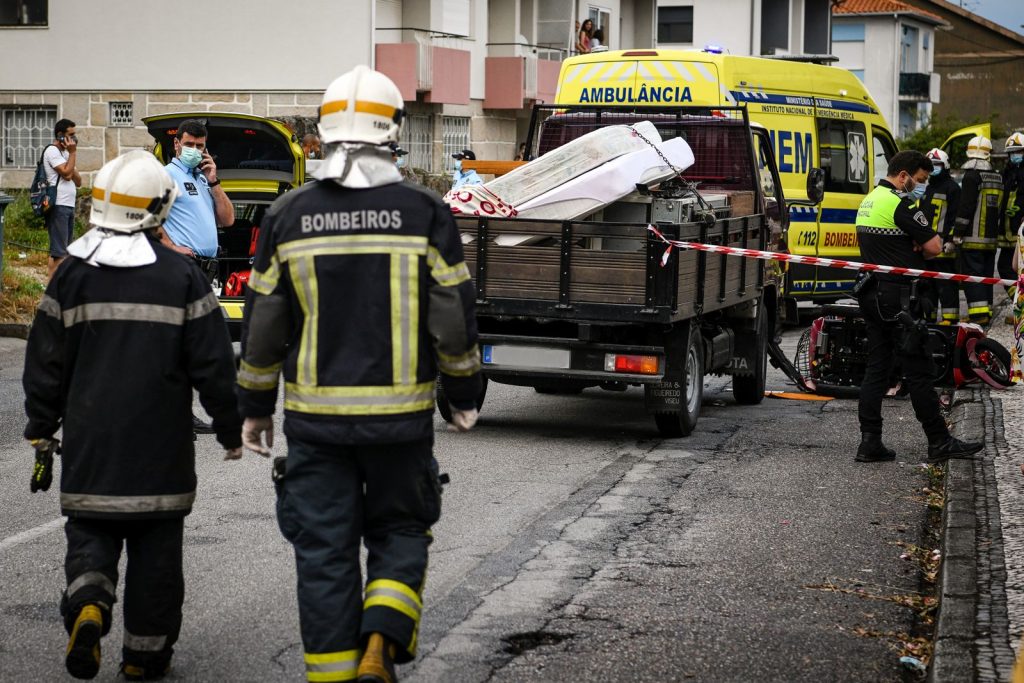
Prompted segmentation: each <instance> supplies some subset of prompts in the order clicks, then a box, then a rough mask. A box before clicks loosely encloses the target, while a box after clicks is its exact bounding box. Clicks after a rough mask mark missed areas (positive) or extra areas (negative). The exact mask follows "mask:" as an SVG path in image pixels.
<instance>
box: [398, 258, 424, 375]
mask: <svg viewBox="0 0 1024 683" xmlns="http://www.w3.org/2000/svg"><path fill="white" fill-rule="evenodd" d="M419 277H420V273H419V259H418V258H417V257H414V256H410V255H408V254H392V255H391V366H392V371H391V372H392V377H393V381H394V383H395V384H413V383H415V382H416V371H417V369H418V368H417V365H418V362H417V361H418V357H419V319H420V283H419Z"/></svg>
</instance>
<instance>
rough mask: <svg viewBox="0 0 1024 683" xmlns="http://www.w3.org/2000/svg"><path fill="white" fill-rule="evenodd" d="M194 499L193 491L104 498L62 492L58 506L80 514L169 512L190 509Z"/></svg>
mask: <svg viewBox="0 0 1024 683" xmlns="http://www.w3.org/2000/svg"><path fill="white" fill-rule="evenodd" d="M195 499H196V492H195V491H190V492H189V493H169V494H164V495H156V496H105V495H96V494H89V493H64V492H62V493H61V494H60V506H61V507H62V508H66V509H68V510H76V511H80V512H117V513H134V512H171V511H182V510H189V509H191V507H192V502H193V501H194V500H195Z"/></svg>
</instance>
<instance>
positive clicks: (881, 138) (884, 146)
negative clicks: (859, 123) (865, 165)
mask: <svg viewBox="0 0 1024 683" xmlns="http://www.w3.org/2000/svg"><path fill="white" fill-rule="evenodd" d="M871 140H872V147H873V155H872V161H873V162H874V163H873V165H874V171H875V172H874V177H875V185H877V184H878V181H879V180H881V179H882V178H884V177H885V174H886V171H887V169H888V168H889V159H892V157H893V155H894V154H896V145H895V144H893V141H892V138H891V137H889V135H888V134H887V133H883V132H882V131H880V130H878V129H877V128H873V129H872V130H871Z"/></svg>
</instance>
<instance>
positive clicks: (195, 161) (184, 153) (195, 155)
mask: <svg viewBox="0 0 1024 683" xmlns="http://www.w3.org/2000/svg"><path fill="white" fill-rule="evenodd" d="M178 159H179V160H180V161H181V163H182V164H183V165H184V166H185V168H187V169H188V170H190V171H191V170H192V169H194V168H195V167H196V166H198V165H199V162H200V161H202V160H203V153H202V152H200V151H199V150H198V149H196V148H195V147H182V148H181V155H180V156H179V157H178Z"/></svg>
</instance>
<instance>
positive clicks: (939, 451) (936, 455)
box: [928, 436, 985, 463]
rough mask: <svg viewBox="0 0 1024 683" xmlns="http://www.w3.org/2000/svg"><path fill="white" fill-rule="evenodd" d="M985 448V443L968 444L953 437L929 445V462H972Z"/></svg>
mask: <svg viewBox="0 0 1024 683" xmlns="http://www.w3.org/2000/svg"><path fill="white" fill-rule="evenodd" d="M984 447H985V444H983V443H976V442H966V441H961V440H960V439H957V438H954V437H952V436H949V437H946V440H945V441H940V442H938V443H936V444H928V462H933V463H934V462H945V461H946V460H949V459H951V458H961V459H963V460H970V459H971V458H972V457H973V456H974V454H975V453H977V452H978V451H980V450H981V449H983V448H984Z"/></svg>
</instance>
